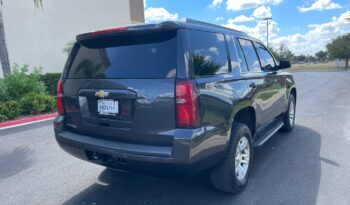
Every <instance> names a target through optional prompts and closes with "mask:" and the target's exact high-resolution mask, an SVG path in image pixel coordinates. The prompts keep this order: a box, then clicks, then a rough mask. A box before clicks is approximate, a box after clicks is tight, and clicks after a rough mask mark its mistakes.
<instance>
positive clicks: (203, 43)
mask: <svg viewBox="0 0 350 205" xmlns="http://www.w3.org/2000/svg"><path fill="white" fill-rule="evenodd" d="M189 38H190V39H189V40H190V44H191V45H190V52H191V59H190V63H191V64H192V68H193V73H194V76H195V77H203V76H213V75H219V74H224V73H228V72H229V68H228V58H227V49H226V42H225V37H224V35H223V34H219V33H211V32H204V31H194V30H189Z"/></svg>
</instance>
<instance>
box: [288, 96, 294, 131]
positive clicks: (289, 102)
mask: <svg viewBox="0 0 350 205" xmlns="http://www.w3.org/2000/svg"><path fill="white" fill-rule="evenodd" d="M292 101H293V105H294V118H293V123H292V124H290V120H289V112H290V107H291V102H292ZM295 108H296V104H295V99H294V96H293V95H290V96H289V101H288V110H287V113H286V117H287V122H288V127H289V128H290V129H291V128H293V127H294V124H295V111H296V110H295Z"/></svg>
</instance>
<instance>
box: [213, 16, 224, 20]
mask: <svg viewBox="0 0 350 205" xmlns="http://www.w3.org/2000/svg"><path fill="white" fill-rule="evenodd" d="M222 20H224V17H221V16H219V17H216V19H215V21H222Z"/></svg>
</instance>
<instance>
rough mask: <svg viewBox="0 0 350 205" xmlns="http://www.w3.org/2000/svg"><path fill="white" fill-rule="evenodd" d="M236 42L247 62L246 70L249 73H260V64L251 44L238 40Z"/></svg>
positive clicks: (250, 42)
mask: <svg viewBox="0 0 350 205" xmlns="http://www.w3.org/2000/svg"><path fill="white" fill-rule="evenodd" d="M238 41H239V43H240V45H241V47H242V50H243V53H244V56H245V58H246V60H247V64H248V69H249V70H250V71H261V68H260V62H259V59H258V56H257V55H256V51H255V48H254V45H253V42H252V41H249V40H245V39H238Z"/></svg>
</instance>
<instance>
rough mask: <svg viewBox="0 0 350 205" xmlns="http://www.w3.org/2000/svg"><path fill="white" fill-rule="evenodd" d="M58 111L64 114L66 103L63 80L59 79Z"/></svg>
mask: <svg viewBox="0 0 350 205" xmlns="http://www.w3.org/2000/svg"><path fill="white" fill-rule="evenodd" d="M57 112H58V114H59V115H63V114H64V104H63V80H59V81H58V85H57Z"/></svg>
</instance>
